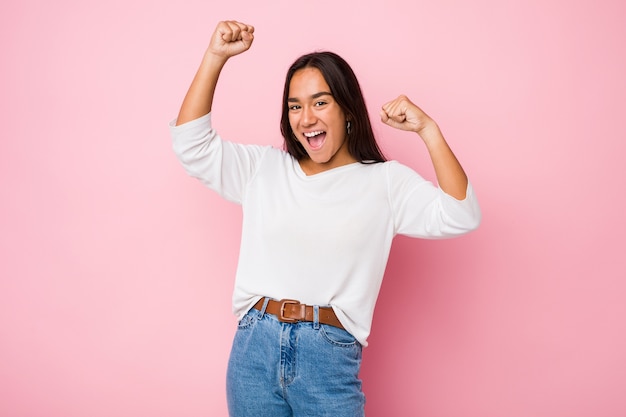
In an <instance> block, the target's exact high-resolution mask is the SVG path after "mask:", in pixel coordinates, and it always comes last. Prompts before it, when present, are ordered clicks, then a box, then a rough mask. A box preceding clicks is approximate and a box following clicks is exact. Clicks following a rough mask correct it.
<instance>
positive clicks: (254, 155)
mask: <svg viewBox="0 0 626 417" xmlns="http://www.w3.org/2000/svg"><path fill="white" fill-rule="evenodd" d="M170 133H171V136H172V141H173V148H174V152H175V153H176V155H177V156H178V159H179V160H180V162H181V163H182V165H183V167H184V168H185V170H186V171H187V173H188V174H189V175H191V176H192V177H195V178H197V179H199V180H200V181H201V182H202V183H203V184H204V185H206V186H207V187H209V188H210V189H212V190H214V191H216V192H217V193H219V194H220V195H221V196H222V197H224V198H225V199H227V200H229V201H233V202H235V203H238V204H241V201H242V199H243V195H244V193H245V188H246V184H248V182H249V181H250V180H251V178H252V177H253V176H254V173H255V172H256V167H257V164H258V161H259V160H260V159H261V158H262V157H263V155H264V153H265V152H266V151H267V149H268V148H269V147H267V146H257V145H242V144H237V143H232V142H227V141H224V140H222V139H221V137H220V136H219V135H218V134H217V132H216V131H215V130H214V129H213V128H212V125H211V114H210V113H209V114H207V115H205V116H202V117H200V118H198V119H196V120H192V121H190V122H187V123H184V124H181V125H179V126H176V122H175V121H172V122H170Z"/></svg>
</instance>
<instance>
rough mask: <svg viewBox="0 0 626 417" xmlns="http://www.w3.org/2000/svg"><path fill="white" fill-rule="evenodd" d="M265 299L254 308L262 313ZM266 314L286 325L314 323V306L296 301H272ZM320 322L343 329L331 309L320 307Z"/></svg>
mask: <svg viewBox="0 0 626 417" xmlns="http://www.w3.org/2000/svg"><path fill="white" fill-rule="evenodd" d="M264 302H265V298H261V299H260V300H259V301H258V302H257V303H256V304H255V305H254V308H255V309H257V310H259V311H261V309H262V308H263V303H264ZM265 312H266V313H269V314H273V315H275V316H276V317H277V318H278V320H279V321H282V322H284V323H297V322H299V321H311V322H312V321H314V318H313V306H308V305H306V304H300V302H299V301H296V300H280V301H274V300H272V299H270V300H269V301H268V303H267V307H266V308H265ZM318 320H319V322H320V323H322V324H328V325H330V326H335V327H339V328H340V329H343V326H342V325H341V322H340V321H339V319H338V318H337V316H336V315H335V312H334V311H333V309H332V308H331V307H319V316H318Z"/></svg>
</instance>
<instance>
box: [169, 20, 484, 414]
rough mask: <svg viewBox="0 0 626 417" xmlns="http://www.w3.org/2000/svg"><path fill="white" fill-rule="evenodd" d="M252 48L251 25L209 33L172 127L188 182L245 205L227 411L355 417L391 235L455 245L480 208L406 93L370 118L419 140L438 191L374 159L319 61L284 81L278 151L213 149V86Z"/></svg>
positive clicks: (352, 95) (230, 24) (343, 84)
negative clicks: (376, 117) (449, 240)
mask: <svg viewBox="0 0 626 417" xmlns="http://www.w3.org/2000/svg"><path fill="white" fill-rule="evenodd" d="M253 39H254V28H253V27H252V26H250V25H247V24H244V23H240V22H236V21H226V22H220V23H219V24H218V25H217V27H216V29H215V32H214V33H213V36H212V38H211V41H210V43H209V47H208V48H207V50H206V52H205V55H204V58H203V60H202V63H201V65H200V68H199V69H198V72H197V74H196V76H195V78H194V80H193V82H192V84H191V87H190V88H189V91H188V93H187V95H186V97H185V99H184V101H183V104H182V107H181V110H180V113H179V115H178V118H177V119H176V121H175V122H172V124H171V125H170V129H171V134H172V137H173V141H174V149H175V151H176V153H177V155H178V157H179V158H180V160H181V162H182V164H183V166H184V167H185V169H186V170H187V172H188V173H189V174H190V175H192V176H194V177H197V178H198V179H200V180H201V181H202V182H203V183H204V184H206V185H207V186H208V187H209V188H211V189H213V190H215V191H216V192H218V193H219V194H220V195H222V196H223V197H224V198H226V199H228V200H231V201H234V202H237V203H239V204H241V206H242V209H243V214H244V216H243V231H242V237H241V248H240V254H239V263H238V267H237V275H236V278H235V289H234V294H233V311H234V313H235V314H236V315H237V317H238V319H239V325H238V330H237V333H236V335H235V339H234V341H233V347H232V351H231V356H230V360H229V366H228V375H227V394H228V395H227V396H228V407H229V413H230V415H231V416H237V417H240V416H254V417H259V416H261V417H262V416H268V417H270V416H271V417H278V416H318V417H319V416H333V417H340V416H346V417H348V416H349V417H358V416H362V415H363V413H364V404H365V398H364V395H363V393H362V390H361V382H360V380H359V378H358V373H359V368H360V364H361V349H362V347H364V346H366V345H367V337H368V335H369V332H370V326H371V323H372V314H373V311H374V305H375V303H376V299H377V297H378V292H379V289H380V285H381V281H382V277H383V274H384V271H385V267H386V264H387V259H388V256H389V251H390V248H391V242H392V239H393V237H394V236H395V235H397V234H403V235H407V236H413V237H421V238H444V237H452V236H456V235H460V234H463V233H466V232H469V231H471V230H473V229H475V228H476V227H478V224H479V222H480V209H479V206H478V203H477V200H476V197H475V196H474V193H473V190H472V187H471V185H470V184H469V182H468V180H467V177H466V175H465V173H464V171H463V169H462V167H461V165H460V164H459V162H458V161H457V159H456V158H455V156H454V154H453V153H452V151H451V150H450V148H449V146H448V144H447V143H446V141H445V139H444V137H443V136H442V134H441V131H440V130H439V127H438V126H437V124H436V123H435V122H434V121H433V120H432V119H431V118H430V117H428V116H427V115H426V114H425V113H424V112H423V111H422V110H421V109H420V108H419V107H417V106H416V105H415V104H413V103H412V102H411V101H410V100H409V99H408V98H407V97H405V96H400V97H398V98H396V99H395V100H392V101H390V102H389V103H387V104H385V105H384V106H382V110H381V113H380V114H381V120H382V122H383V123H386V124H388V125H390V126H393V127H395V128H398V129H402V130H407V131H412V132H415V133H417V135H416V138H417V137H420V138H421V139H422V140H423V142H424V144H425V145H426V148H427V149H428V152H429V154H430V157H431V159H432V162H433V165H434V168H435V172H436V176H437V182H438V186H434V185H433V184H432V183H430V182H428V181H426V180H424V179H423V178H422V177H421V176H419V175H418V174H417V173H416V172H414V171H413V170H412V169H410V168H408V167H406V166H404V165H402V164H400V163H398V162H395V161H386V160H385V158H384V156H383V155H382V153H381V152H380V150H379V148H378V145H377V144H376V140H375V138H374V134H373V132H372V128H371V125H370V120H369V117H368V113H367V109H366V106H365V101H364V99H363V95H362V93H361V89H360V86H359V83H358V81H357V79H356V77H355V75H354V73H353V71H352V69H351V68H350V66H349V65H348V64H347V63H346V62H345V61H344V60H343V59H342V58H341V57H339V56H337V55H336V54H333V53H330V52H319V53H312V54H308V55H304V56H302V57H300V58H299V59H298V60H296V61H295V62H294V64H293V65H292V66H291V68H290V69H289V71H288V73H287V77H286V80H285V90H284V95H283V112H282V119H281V132H282V135H283V137H284V141H285V144H284V150H279V149H275V148H272V147H269V146H255V145H241V144H236V143H233V142H228V141H225V140H222V139H221V138H220V136H219V135H218V134H217V133H216V131H215V130H214V129H213V127H212V125H211V115H210V113H211V108H212V105H213V95H214V91H215V87H216V85H217V81H218V78H219V75H220V72H221V70H222V68H223V66H224V64H225V63H226V61H227V60H228V59H229V58H230V57H232V56H234V55H237V54H239V53H242V52H244V51H246V50H248V48H250V46H251V44H252V41H253Z"/></svg>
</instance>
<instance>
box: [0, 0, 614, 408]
mask: <svg viewBox="0 0 626 417" xmlns="http://www.w3.org/2000/svg"><path fill="white" fill-rule="evenodd" d="M89 3H93V4H89ZM216 3H217V2H209V1H185V0H181V1H176V2H174V1H158V0H157V1H154V0H151V1H147V0H108V1H100V2H85V1H77V0H76V1H68V0H58V1H44V0H19V1H18V0H8V1H6V0H5V1H3V2H2V4H1V5H0V48H1V49H0V52H1V58H0V68H1V71H2V77H0V106H1V109H0V110H1V111H0V118H1V122H2V127H3V135H2V140H1V141H0V201H1V204H0V230H1V233H0V415H1V416H11V417H39V416H52V417H56V416H59V417H79V416H80V417H83V416H90V417H104V416H107V417H109V416H117V417H136V416H151V417H160V416H185V417H191V416H220V415H225V414H226V411H225V410H226V409H225V399H224V372H225V366H226V359H227V356H228V351H229V348H230V341H231V336H232V334H233V331H234V326H235V321H234V318H233V317H232V315H231V313H230V304H229V303H230V293H231V289H232V283H233V273H234V270H235V262H236V257H237V248H238V242H239V237H238V233H239V231H240V213H239V210H238V207H237V206H235V205H232V204H230V203H227V202H224V201H221V200H220V199H219V198H217V197H216V196H214V195H213V194H212V193H211V192H209V191H206V190H205V189H204V188H203V187H202V186H201V185H200V184H199V183H197V182H195V181H194V180H192V179H190V178H188V177H187V176H186V175H185V173H184V172H183V170H182V168H181V167H180V166H179V164H178V162H177V160H176V159H175V157H174V155H173V153H172V151H171V148H170V140H169V136H168V131H167V122H168V121H169V120H170V119H171V118H173V117H174V116H175V114H176V112H177V110H178V106H179V104H180V101H181V99H182V97H183V94H184V93H185V90H186V88H187V86H188V84H189V82H190V80H191V77H192V76H193V73H194V71H195V68H196V65H197V64H198V62H199V59H200V57H201V54H202V52H203V51H204V47H205V45H206V44H207V41H208V38H209V36H210V34H211V31H212V28H213V27H214V25H215V23H216V22H217V21H218V20H221V19H230V18H237V19H240V20H243V21H246V22H250V23H252V24H254V25H256V28H257V31H256V41H255V44H254V46H253V48H252V50H251V51H249V52H248V53H247V54H246V55H243V56H240V57H238V58H236V59H234V60H233V61H232V62H230V63H229V64H228V67H227V70H226V73H225V74H224V77H223V79H222V83H221V84H220V87H219V91H218V93H217V97H216V100H217V105H216V107H215V116H214V117H215V122H216V124H217V125H218V126H219V127H220V131H221V133H222V134H223V135H224V136H226V137H229V138H231V139H238V140H240V141H243V142H257V143H270V144H275V145H280V143H281V140H280V136H279V132H278V111H279V106H280V95H281V86H282V82H283V75H284V72H285V70H286V68H287V66H288V65H289V64H290V63H291V61H292V60H293V59H294V58H295V57H296V56H297V55H300V54H302V53H305V52H309V51H311V50H314V49H331V50H334V51H337V52H339V53H340V54H342V55H343V56H344V57H345V58H346V59H347V60H348V61H349V62H350V63H351V64H352V65H353V67H354V68H355V70H356V72H357V75H358V76H359V77H360V80H361V82H362V84H363V87H364V90H365V92H366V98H367V100H368V103H369V105H370V106H371V109H372V113H373V114H375V113H377V108H378V106H379V105H380V104H382V103H383V102H384V101H386V100H388V99H390V98H393V97H395V96H396V95H398V94H399V93H406V94H408V95H409V96H410V97H411V98H413V99H414V100H415V101H416V102H417V103H418V104H420V105H421V106H422V107H423V108H424V109H425V110H426V111H427V112H429V113H430V114H431V115H432V116H434V117H435V119H436V120H437V121H438V122H439V123H440V125H441V126H442V127H443V129H444V132H445V133H446V136H447V137H448V140H449V142H450V143H451V144H452V145H453V147H454V149H455V151H456V153H457V155H458V156H459V157H460V159H461V160H462V161H463V162H464V165H465V167H466V169H467V171H468V172H469V173H470V175H471V178H472V181H473V183H474V185H475V188H476V190H477V192H478V193H479V197H480V200H481V203H482V207H483V211H484V222H483V224H482V226H481V228H480V229H479V230H478V231H477V232H475V233H473V234H471V235H468V236H466V237H463V238H460V239H457V240H450V241H437V242H431V241H418V240H410V239H404V238H399V239H398V240H397V241H396V243H395V245H394V248H393V251H392V255H391V261H390V264H389V267H388V272H387V276H386V280H385V283H384V285H383V290H382V293H381V297H380V301H379V304H378V307H377V311H376V313H377V315H376V318H375V322H374V328H373V333H372V336H371V338H370V347H368V348H367V349H366V350H365V354H364V356H365V363H364V369H363V379H364V388H365V391H366V394H367V395H368V405H367V409H368V415H369V416H370V417H377V416H381V417H384V416H389V415H406V416H417V415H419V416H432V417H503V416H505V417H578V416H580V417H583V416H584V417H588V416H596V417H614V416H624V415H626V399H625V397H624V387H625V386H626V354H625V353H624V352H626V322H625V317H626V302H625V301H624V300H625V298H626V282H625V281H624V277H625V276H626V273H625V270H626V261H625V259H626V256H624V253H623V252H624V243H623V237H624V233H625V232H626V215H625V214H624V213H625V210H626V199H625V197H624V191H625V189H626V188H625V183H626V179H625V178H626V175H625V174H626V173H625V170H624V167H623V165H622V164H623V162H622V160H623V155H624V153H625V152H626V128H625V127H624V110H626V81H625V80H626V77H625V76H624V74H626V54H625V52H624V51H625V50H624V40H625V39H626V25H624V22H625V21H626V3H624V2H623V1H618V0H595V1H591V0H585V1H575V2H572V1H565V0H561V1H558V0H530V1H529V0H524V1H522V0H517V1H506V0H505V1H501V0H485V1H476V2H471V3H470V2H461V1H456V2H455V1H452V0H444V1H430V2H419V1H418V2H415V1H409V0H389V1H384V2H383V1H379V2H372V4H369V5H365V3H363V2H362V1H344V2H341V1H336V0H334V1H328V0H320V1H318V2H313V3H312V2H308V3H307V2H296V3H294V2H287V1H282V0H280V1H278V0H277V1H273V2H259V1H253V0H243V1H238V2H222V3H224V4H216ZM265 3H268V4H271V6H267V5H263V4H265ZM376 130H377V132H378V133H379V135H380V137H381V142H382V145H383V147H384V149H385V150H386V151H387V153H388V154H389V155H390V156H391V157H393V158H397V159H400V160H402V161H403V162H404V163H406V164H408V165H410V166H413V167H415V168H416V169H418V170H419V171H421V172H422V173H423V174H424V175H425V176H427V177H429V178H432V170H431V169H430V168H429V166H428V161H427V159H426V156H425V152H424V148H423V146H422V145H421V144H420V143H418V142H416V141H410V140H408V136H406V135H405V134H403V133H402V132H397V131H393V130H391V129H389V128H386V127H384V126H382V125H380V124H378V123H376Z"/></svg>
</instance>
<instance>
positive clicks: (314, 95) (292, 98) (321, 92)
mask: <svg viewBox="0 0 626 417" xmlns="http://www.w3.org/2000/svg"><path fill="white" fill-rule="evenodd" d="M322 96H331V97H332V94H331V93H329V92H328V91H320V92H319V93H315V94H313V95H312V96H311V99H313V100H315V99H316V98H320V97H322ZM298 101H300V100H299V99H297V98H295V97H289V98H288V99H287V102H288V103H297V102H298Z"/></svg>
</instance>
